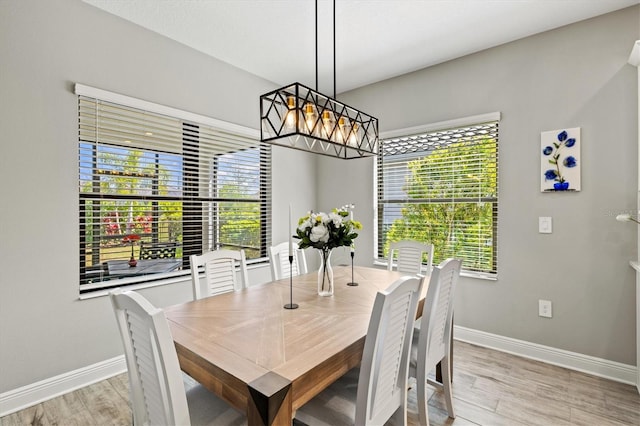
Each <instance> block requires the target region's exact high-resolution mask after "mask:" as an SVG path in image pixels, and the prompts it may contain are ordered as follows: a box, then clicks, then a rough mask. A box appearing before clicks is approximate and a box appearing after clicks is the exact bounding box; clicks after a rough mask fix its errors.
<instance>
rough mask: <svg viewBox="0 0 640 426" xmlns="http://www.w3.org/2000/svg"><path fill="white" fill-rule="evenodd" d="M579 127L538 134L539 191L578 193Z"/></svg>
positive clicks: (579, 161)
mask: <svg viewBox="0 0 640 426" xmlns="http://www.w3.org/2000/svg"><path fill="white" fill-rule="evenodd" d="M580 165H581V160H580V127H575V128H573V129H559V130H550V131H548V132H542V133H541V134H540V191H542V192H558V191H580Z"/></svg>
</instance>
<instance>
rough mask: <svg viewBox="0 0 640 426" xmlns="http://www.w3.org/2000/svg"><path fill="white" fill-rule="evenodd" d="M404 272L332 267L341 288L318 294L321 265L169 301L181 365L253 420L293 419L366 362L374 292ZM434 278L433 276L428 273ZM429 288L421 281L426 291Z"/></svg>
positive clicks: (168, 311) (288, 421) (277, 421)
mask: <svg viewBox="0 0 640 426" xmlns="http://www.w3.org/2000/svg"><path fill="white" fill-rule="evenodd" d="M401 276H402V274H400V273H398V272H394V271H392V272H390V271H387V270H382V269H374V268H366V267H355V268H354V280H355V281H356V282H357V283H359V285H358V286H347V285H346V283H347V282H350V281H351V267H346V266H344V267H343V266H339V267H336V268H334V281H335V292H334V295H333V296H331V297H322V296H319V295H318V294H317V273H315V272H314V273H310V274H306V275H302V276H297V277H293V281H292V283H293V284H292V289H293V303H297V304H298V305H299V308H298V309H284V305H285V304H288V303H289V302H290V297H291V296H290V282H289V279H288V278H287V279H283V280H278V281H273V282H269V283H265V284H261V285H256V286H251V287H249V288H248V289H245V290H242V291H237V292H231V293H226V294H222V295H218V296H214V297H209V298H205V299H201V300H197V301H193V302H187V303H184V304H180V305H174V306H170V307H167V308H166V309H165V313H166V315H167V318H168V320H169V324H170V327H171V332H172V335H173V339H174V342H175V345H176V350H177V353H178V359H179V360H180V366H181V368H182V369H183V371H185V372H186V373H187V374H189V375H190V376H192V377H193V378H194V379H196V380H197V381H198V382H200V383H202V384H203V385H204V386H206V387H207V388H208V389H209V390H211V391H212V392H214V393H216V394H217V395H219V396H220V397H221V398H223V399H224V400H226V401H227V402H228V403H230V404H231V405H233V406H234V407H236V408H238V409H240V410H242V411H245V412H246V413H247V416H248V423H249V424H251V425H254V424H269V425H272V424H287V425H290V424H291V419H292V418H293V416H294V415H295V411H296V410H297V409H298V408H299V407H300V406H302V405H303V404H304V403H305V402H307V401H308V400H309V399H311V398H312V397H314V396H315V395H317V394H318V393H319V392H321V391H322V390H323V389H325V388H326V387H327V386H329V385H330V384H331V383H333V382H334V381H335V380H336V379H338V378H339V377H340V376H342V375H343V374H344V373H346V372H347V371H348V370H350V369H351V368H353V367H355V366H356V365H358V364H359V363H360V360H361V358H362V351H363V348H364V339H365V335H366V332H367V327H368V324H369V318H370V316H371V310H372V307H373V302H374V299H375V295H376V292H377V291H378V290H383V289H385V288H387V287H388V286H389V285H391V284H392V283H393V282H394V281H395V280H396V279H398V278H400V277H401ZM426 282H428V281H426ZM425 294H426V285H425V286H423V294H422V298H424V295H425Z"/></svg>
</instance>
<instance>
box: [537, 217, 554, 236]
mask: <svg viewBox="0 0 640 426" xmlns="http://www.w3.org/2000/svg"><path fill="white" fill-rule="evenodd" d="M538 232H540V233H541V234H551V232H552V226H551V218H550V217H539V218H538Z"/></svg>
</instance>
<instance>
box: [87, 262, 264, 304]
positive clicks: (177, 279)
mask: <svg viewBox="0 0 640 426" xmlns="http://www.w3.org/2000/svg"><path fill="white" fill-rule="evenodd" d="M267 264H268V262H267V261H266V259H264V258H261V259H255V260H253V261H251V263H249V264H248V265H247V270H253V269H259V268H263V267H264V266H265V265H267ZM180 272H181V273H179V274H176V275H174V276H170V277H167V278H164V279H162V278H159V279H157V280H153V281H144V282H139V283H135V284H127V283H126V282H123V283H122V284H123V285H122V286H121V288H126V289H127V290H141V289H143V288H152V287H160V286H163V285H169V284H177V283H183V282H185V281H189V282H190V281H191V271H190V270H189V269H186V270H183V271H180ZM116 288H118V287H110V288H106V289H104V290H95V291H90V292H86V293H82V294H80V295H79V296H78V299H79V300H87V299H94V298H96V297H104V296H108V295H109V293H110V292H112V291H113V290H114V289H116Z"/></svg>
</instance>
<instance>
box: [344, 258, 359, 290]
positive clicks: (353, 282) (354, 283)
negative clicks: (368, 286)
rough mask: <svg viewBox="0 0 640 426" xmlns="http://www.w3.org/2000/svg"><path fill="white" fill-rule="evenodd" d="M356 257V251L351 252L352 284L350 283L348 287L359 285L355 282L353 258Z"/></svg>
mask: <svg viewBox="0 0 640 426" xmlns="http://www.w3.org/2000/svg"><path fill="white" fill-rule="evenodd" d="M355 255H356V252H355V251H351V282H348V283H347V285H349V286H351V287H355V286H357V285H358V283H357V282H355V281H354V280H353V257H354V256H355Z"/></svg>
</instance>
